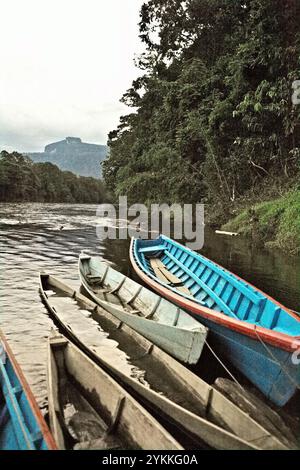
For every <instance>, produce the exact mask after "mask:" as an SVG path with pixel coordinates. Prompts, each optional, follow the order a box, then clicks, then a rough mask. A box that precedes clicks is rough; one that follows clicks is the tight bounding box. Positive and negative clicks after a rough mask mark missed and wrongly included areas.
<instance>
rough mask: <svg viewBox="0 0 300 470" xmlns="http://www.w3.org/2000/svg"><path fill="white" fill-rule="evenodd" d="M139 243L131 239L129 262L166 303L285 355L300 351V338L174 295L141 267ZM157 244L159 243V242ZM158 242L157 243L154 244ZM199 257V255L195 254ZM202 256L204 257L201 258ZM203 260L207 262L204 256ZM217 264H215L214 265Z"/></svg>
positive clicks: (296, 316)
mask: <svg viewBox="0 0 300 470" xmlns="http://www.w3.org/2000/svg"><path fill="white" fill-rule="evenodd" d="M137 240H138V239H137V238H134V237H132V238H131V243H130V252H129V256H130V261H131V264H132V266H133V268H134V269H135V271H136V273H137V274H138V276H139V277H140V278H141V279H142V280H143V281H144V282H145V283H146V284H148V285H150V286H151V287H152V288H153V289H154V290H156V291H157V292H159V293H160V294H162V295H163V296H164V297H166V298H167V299H169V300H171V301H173V302H174V303H176V304H178V305H180V306H181V307H183V308H185V309H186V310H188V311H189V312H192V313H194V314H196V315H199V316H200V317H201V316H203V317H204V318H206V319H208V320H211V321H212V322H214V323H218V324H220V325H222V326H225V327H228V328H230V329H231V330H233V331H236V332H238V333H242V334H244V335H246V336H249V337H251V338H254V339H256V340H258V339H259V338H260V339H261V340H263V341H266V342H267V343H269V344H271V345H273V346H276V347H279V348H281V349H283V350H285V351H288V352H295V351H296V350H297V348H299V347H300V336H291V335H288V334H286V333H281V332H278V331H274V330H271V329H269V328H265V327H263V326H258V325H254V324H253V323H247V322H246V321H244V320H240V319H236V318H232V317H229V316H228V315H226V314H224V313H222V312H217V311H216V310H213V309H210V308H209V307H205V306H203V305H201V304H200V303H199V302H197V301H196V300H195V301H193V300H192V299H191V297H188V296H186V295H184V294H179V293H176V292H174V290H173V289H172V290H171V289H170V288H168V287H166V285H165V284H164V283H163V282H162V281H160V280H159V279H158V278H156V277H155V276H153V275H152V274H151V273H150V272H147V271H146V270H145V269H144V268H143V267H142V266H141V263H140V260H139V257H138V256H137V255H136V252H135V248H136V243H135V242H136V241H137ZM156 240H158V239H156ZM153 241H155V240H153ZM174 244H176V245H178V247H180V248H181V247H182V248H183V249H184V251H185V250H186V251H187V252H191V253H196V252H193V251H192V250H190V249H189V248H187V247H185V246H183V245H181V244H180V243H177V242H174ZM196 254H197V253H196ZM200 256H202V255H200ZM203 258H205V257H204V256H203ZM205 259H207V260H208V261H210V260H209V259H208V258H205ZM211 262H212V263H214V261H211ZM215 264H216V265H217V266H218V267H219V268H221V269H224V268H222V266H220V265H218V264H217V263H215ZM227 271H228V272H229V273H230V274H232V275H233V276H236V277H237V278H238V279H239V280H241V281H244V280H243V279H242V278H240V277H239V276H237V275H236V274H234V273H232V272H231V271H229V270H227ZM244 282H247V284H249V285H250V286H251V287H253V288H254V289H256V290H257V291H258V292H260V293H261V294H263V295H264V296H266V297H267V298H268V299H269V300H271V301H272V302H274V303H275V304H276V305H278V306H279V307H280V308H282V309H283V310H285V311H286V313H288V314H289V315H291V316H293V317H294V318H296V319H297V320H298V321H300V320H299V316H298V315H297V314H294V313H293V312H292V311H291V310H290V309H288V308H287V307H284V305H282V304H281V303H280V302H278V301H276V300H275V299H273V298H272V297H271V296H269V295H268V294H266V293H265V292H263V291H261V290H260V289H257V288H256V287H255V286H253V285H252V284H250V283H249V282H248V281H244Z"/></svg>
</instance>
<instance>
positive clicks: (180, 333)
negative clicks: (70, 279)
mask: <svg viewBox="0 0 300 470" xmlns="http://www.w3.org/2000/svg"><path fill="white" fill-rule="evenodd" d="M84 263H90V264H89V266H91V267H90V269H92V271H93V272H94V273H98V275H99V276H101V275H102V276H103V272H106V275H105V278H106V279H108V281H106V284H107V282H109V283H110V285H111V287H113V288H115V286H118V285H120V286H121V287H120V289H117V290H116V289H113V290H114V294H117V293H118V291H120V296H122V295H123V297H122V301H123V304H124V305H126V301H127V300H128V299H130V297H131V298H132V297H133V296H134V294H135V292H138V291H139V290H140V294H139V295H138V296H137V298H136V299H135V300H134V302H137V301H138V300H139V297H140V296H143V304H144V305H145V310H146V309H147V310H148V312H150V318H151V319H148V318H147V312H141V313H142V314H144V316H139V315H134V314H131V313H130V312H129V313H128V312H127V311H126V310H125V309H124V307H122V306H121V305H120V304H116V303H115V302H112V301H109V298H108V297H107V296H106V295H101V294H99V293H97V292H95V291H94V290H93V288H92V286H91V285H90V284H89V283H88V281H87V279H86V276H85V264H84ZM104 266H105V268H104ZM97 269H98V271H97ZM107 271H108V272H107ZM79 277H80V281H81V283H82V285H83V286H84V288H85V290H86V291H87V292H88V294H89V295H90V296H91V298H92V299H93V300H94V301H95V302H96V303H97V304H98V305H100V306H101V307H103V308H104V309H105V310H107V311H108V312H110V313H112V314H113V315H114V316H115V317H117V318H118V319H119V320H120V321H122V322H124V323H125V324H126V325H128V326H130V327H131V328H133V329H134V330H136V331H137V332H138V333H140V334H142V335H143V336H145V338H147V339H149V340H150V341H152V342H153V343H154V344H156V345H157V346H159V347H161V348H162V349H163V350H164V351H166V352H167V353H169V354H171V355H172V356H173V357H175V358H176V359H178V360H180V361H182V362H186V363H188V364H196V363H197V362H198V360H199V357H200V355H201V352H202V350H203V346H204V343H205V340H206V337H207V329H206V328H205V327H203V325H201V324H199V323H198V322H196V321H195V320H194V319H193V318H192V317H191V316H190V315H189V314H187V313H186V312H185V311H183V310H181V309H179V308H176V307H174V305H173V304H172V303H170V302H168V301H166V300H165V299H162V298H161V297H159V296H158V295H156V294H155V293H153V292H152V291H149V290H148V289H146V288H145V287H142V286H140V285H139V284H137V283H136V282H134V281H133V280H131V279H129V278H126V277H125V276H123V275H122V274H121V273H119V272H117V271H115V270H113V269H112V268H111V267H107V265H105V263H103V262H100V261H99V260H98V259H97V258H96V257H93V258H90V257H86V256H84V257H80V258H79ZM127 306H128V304H127ZM151 312H152V313H151ZM154 315H155V316H154Z"/></svg>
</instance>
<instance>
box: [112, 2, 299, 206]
mask: <svg viewBox="0 0 300 470" xmlns="http://www.w3.org/2000/svg"><path fill="white" fill-rule="evenodd" d="M139 28H140V38H141V39H142V41H143V43H144V45H145V52H144V53H143V54H142V55H141V56H140V57H139V58H138V59H137V63H138V66H139V67H140V69H141V70H142V74H141V76H140V77H139V78H138V79H137V80H135V81H134V82H133V83H132V87H131V88H130V89H129V90H128V91H127V92H126V93H125V94H124V96H123V97H122V100H121V101H122V102H123V103H125V104H127V105H129V106H131V107H132V112H131V113H130V114H128V115H126V116H123V117H121V120H120V124H119V126H118V128H117V129H116V130H114V131H112V132H111V133H110V134H109V142H108V144H109V147H110V156H109V158H108V159H107V160H106V161H105V162H104V164H103V175H104V179H105V182H106V184H107V186H108V187H109V189H110V190H112V191H113V192H114V194H116V195H119V194H127V196H128V198H129V200H131V201H134V202H148V203H151V202H169V203H171V202H180V203H183V202H185V203H187V202H196V201H199V202H200V201H202V202H204V203H207V204H211V205H214V206H215V207H216V206H219V207H220V208H221V209H222V210H220V214H224V213H225V212H226V210H225V209H226V207H232V205H233V203H234V202H235V201H237V200H238V199H239V198H242V197H243V196H244V195H247V194H248V195H249V193H251V191H253V192H255V191H256V192H258V193H260V192H262V191H263V190H264V188H265V187H269V186H272V184H273V186H274V191H275V192H276V191H277V190H278V187H279V186H280V185H281V184H283V185H284V183H286V182H288V185H289V182H291V181H293V184H294V182H295V176H296V175H297V174H298V171H299V157H300V120H299V117H300V105H295V104H293V103H292V99H291V97H292V93H293V88H292V85H293V82H294V81H295V80H297V79H300V62H299V50H300V49H299V46H300V2H299V0H234V1H233V0H186V1H181V0H150V1H148V2H145V3H144V5H143V6H142V9H141V13H140V24H139ZM296 185H297V183H296ZM274 196H276V194H275V195H274Z"/></svg>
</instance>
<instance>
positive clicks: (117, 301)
mask: <svg viewBox="0 0 300 470" xmlns="http://www.w3.org/2000/svg"><path fill="white" fill-rule="evenodd" d="M90 288H91V289H92V291H93V292H94V294H96V295H97V297H99V299H101V300H103V301H104V302H108V303H110V304H113V305H115V306H118V307H121V308H122V309H123V310H124V312H126V313H130V314H131V315H136V316H137V317H144V316H145V315H143V313H142V312H141V311H140V310H139V309H138V308H136V307H133V306H131V305H130V303H125V302H124V301H123V300H122V299H121V297H120V296H119V295H118V293H117V292H114V293H111V292H110V289H107V288H104V287H101V288H95V287H94V286H93V285H90ZM153 318H154V319H155V316H154V317H153ZM153 318H152V319H153Z"/></svg>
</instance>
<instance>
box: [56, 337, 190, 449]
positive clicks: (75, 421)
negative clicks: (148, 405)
mask: <svg viewBox="0 0 300 470" xmlns="http://www.w3.org/2000/svg"><path fill="white" fill-rule="evenodd" d="M48 402H49V415H50V425H51V429H52V432H53V435H54V437H55V440H56V442H57V444H58V446H59V448H60V449H66V448H67V447H72V448H74V449H76V450H78V449H80V450H84V449H93V450H95V449H98V450H112V449H114V450H117V449H123V450H124V449H147V450H150V449H159V450H182V449H183V448H182V447H181V445H180V444H179V443H178V442H177V441H176V440H175V439H174V438H173V437H172V436H171V435H170V434H169V433H168V432H167V431H166V430H165V429H164V428H163V427H162V426H161V425H160V424H159V423H158V422H157V421H156V420H155V419H154V418H153V417H152V416H151V415H150V414H149V413H148V412H147V411H146V410H145V409H144V408H143V407H142V406H141V405H140V404H139V403H138V402H137V401H136V400H135V399H134V398H132V397H131V396H130V395H129V393H127V392H126V391H125V390H124V389H123V388H122V387H121V386H120V385H118V384H117V382H115V380H113V379H112V378H111V377H110V376H109V375H108V374H106V373H105V372H104V370H103V369H102V368H101V367H99V366H97V365H96V364H95V363H94V362H93V361H92V360H91V359H89V358H88V357H87V356H86V355H85V354H84V353H82V352H81V351H80V350H79V349H78V348H77V347H76V346H74V345H73V344H72V343H71V342H70V341H68V340H67V339H66V338H65V337H64V336H62V335H61V334H59V333H56V332H54V334H52V335H51V336H50V337H49V340H48Z"/></svg>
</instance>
